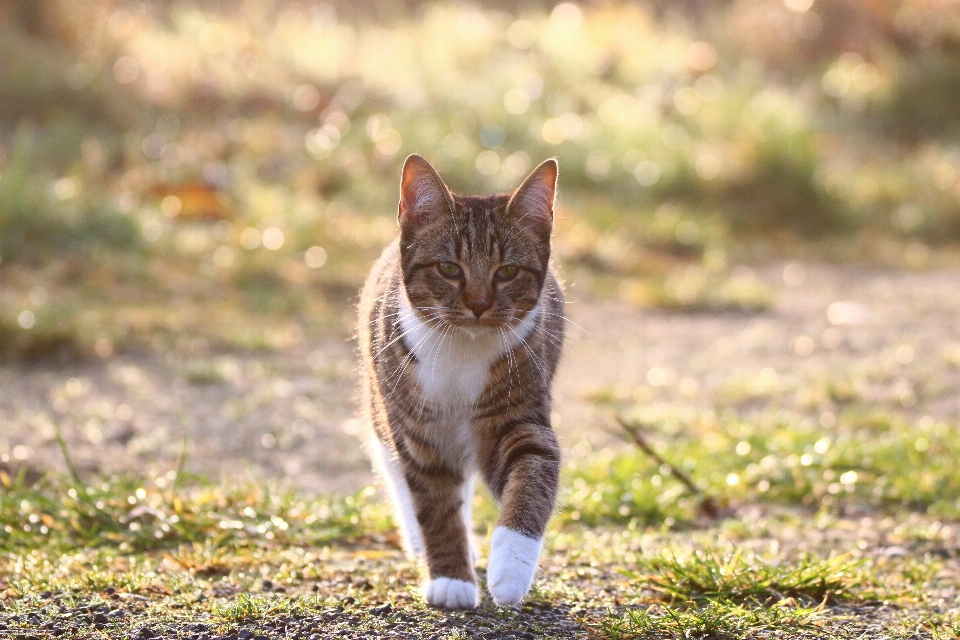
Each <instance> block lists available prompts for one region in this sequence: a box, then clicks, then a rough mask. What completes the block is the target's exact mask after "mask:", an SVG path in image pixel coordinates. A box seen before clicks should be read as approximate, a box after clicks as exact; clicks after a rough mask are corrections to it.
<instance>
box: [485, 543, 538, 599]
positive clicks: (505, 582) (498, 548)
mask: <svg viewBox="0 0 960 640" xmlns="http://www.w3.org/2000/svg"><path fill="white" fill-rule="evenodd" d="M542 546H543V538H539V539H534V538H529V537H527V536H525V535H523V534H522V533H517V532H516V531H511V530H510V529H507V528H506V527H497V528H496V529H494V530H493V537H492V538H491V539H490V562H489V563H488V565H487V588H489V589H490V595H492V596H493V601H494V602H496V603H497V604H498V605H500V606H503V605H508V604H517V603H518V602H520V601H521V600H523V596H525V595H526V594H527V591H529V590H530V585H531V584H532V583H533V574H534V573H535V572H536V570H537V560H539V559H540V548H541V547H542Z"/></svg>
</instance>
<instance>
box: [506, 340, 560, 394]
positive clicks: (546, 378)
mask: <svg viewBox="0 0 960 640" xmlns="http://www.w3.org/2000/svg"><path fill="white" fill-rule="evenodd" d="M507 328H508V329H509V330H510V331H511V332H512V333H513V335H515V336H516V337H517V340H518V341H519V342H520V345H521V346H522V347H523V348H524V350H525V351H526V352H527V355H529V356H530V361H531V362H532V363H533V365H534V366H535V367H536V368H537V370H538V371H539V372H540V375H541V376H543V382H544V383H545V384H547V385H549V384H550V376H549V375H548V374H547V370H546V368H545V367H544V366H543V361H542V360H541V359H540V357H539V356H537V354H536V353H535V352H534V351H533V349H532V348H530V345H529V344H527V339H526V338H525V337H524V336H522V335H520V333H519V332H518V331H517V330H516V329H514V328H513V327H510V326H508V327H507Z"/></svg>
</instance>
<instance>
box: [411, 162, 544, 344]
mask: <svg viewBox="0 0 960 640" xmlns="http://www.w3.org/2000/svg"><path fill="white" fill-rule="evenodd" d="M556 178H557V165H556V162H555V161H553V160H547V161H546V162H544V163H543V164H542V165H540V166H539V167H538V168H537V169H535V170H534V171H533V173H531V174H530V177H528V178H527V180H526V181H524V183H523V185H521V187H520V188H519V189H517V191H515V192H514V193H513V194H500V195H492V196H486V197H480V196H455V195H453V194H451V193H450V191H449V190H448V189H447V188H446V186H444V184H443V182H442V181H441V180H440V177H439V176H438V175H437V173H436V171H434V169H433V167H431V166H430V165H429V163H427V161H426V160H424V159H423V158H421V157H420V156H410V157H409V158H407V161H406V163H405V164H404V169H403V179H402V181H401V189H400V208H399V220H400V228H401V235H400V260H401V268H402V271H403V280H404V286H405V288H406V292H407V297H408V299H409V300H410V304H411V305H412V306H413V307H414V308H415V309H416V310H417V311H418V313H419V314H420V316H421V317H422V318H423V319H429V320H442V321H443V322H445V323H447V324H451V325H455V326H459V327H463V328H467V329H469V328H480V327H489V328H498V327H513V326H515V325H516V324H518V323H519V322H520V321H521V320H522V319H523V318H524V317H525V315H526V314H527V313H528V312H529V311H530V310H531V309H533V308H534V307H535V306H536V305H537V301H538V300H539V298H540V292H541V290H542V288H543V282H544V278H545V277H546V274H547V269H548V262H549V259H550V230H551V227H552V223H553V199H554V191H555V185H556Z"/></svg>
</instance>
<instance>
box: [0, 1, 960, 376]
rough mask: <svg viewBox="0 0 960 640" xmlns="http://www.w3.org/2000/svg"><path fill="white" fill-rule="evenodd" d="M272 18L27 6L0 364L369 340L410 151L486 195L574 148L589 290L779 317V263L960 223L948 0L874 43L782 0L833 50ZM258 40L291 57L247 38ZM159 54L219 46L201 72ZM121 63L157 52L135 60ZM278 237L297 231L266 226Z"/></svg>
mask: <svg viewBox="0 0 960 640" xmlns="http://www.w3.org/2000/svg"><path fill="white" fill-rule="evenodd" d="M21 4H22V3H21ZM281 5H282V7H284V8H283V9H282V10H281V9H280V8H279V7H280V6H281ZM18 6H19V5H18ZM24 6H26V5H24ZM31 6H32V5H31ZM264 6H265V7H266V6H269V7H272V9H270V10H266V9H265V11H266V13H265V15H266V14H270V15H273V14H272V13H271V11H273V10H276V11H277V12H279V13H278V14H277V15H283V16H285V18H284V20H277V21H275V22H274V23H271V24H270V25H260V26H257V25H254V24H252V23H251V22H250V21H249V20H248V19H247V17H246V16H243V15H240V14H236V13H231V12H218V11H213V10H212V9H211V10H208V9H205V8H189V7H186V6H185V5H184V6H180V5H174V6H171V7H166V6H164V7H163V8H159V7H158V8H157V9H156V11H153V10H150V11H144V12H136V11H134V12H131V11H128V10H126V9H122V8H119V7H115V6H112V5H110V10H109V12H107V13H98V12H93V13H91V14H90V15H87V14H84V13H82V12H76V11H74V10H73V9H72V8H71V6H70V5H69V4H65V3H63V2H62V0H45V1H44V2H42V3H39V4H37V5H36V7H37V8H35V9H30V10H29V11H28V10H27V9H25V8H19V9H17V10H16V11H14V12H13V14H12V18H11V20H10V22H9V24H7V25H6V26H5V27H4V38H3V42H4V45H3V47H5V48H8V49H10V50H11V51H16V52H17V55H13V54H11V55H8V56H6V57H8V58H10V59H11V60H16V63H15V64H12V65H8V66H6V67H4V68H3V69H2V70H0V83H2V85H3V86H4V88H5V90H4V95H3V96H0V124H2V125H3V126H4V129H5V130H8V131H16V132H17V135H14V136H10V137H7V138H5V139H4V140H3V141H0V269H3V270H4V271H5V272H9V273H8V275H7V277H6V278H5V279H6V280H7V281H8V282H9V283H10V289H11V291H12V292H13V293H14V296H13V297H14V300H13V302H11V303H9V304H5V305H3V306H0V331H3V332H4V333H3V339H2V340H0V344H2V345H5V347H4V353H2V354H0V357H5V358H14V359H37V358H38V357H39V358H42V357H50V356H59V355H63V354H67V355H72V356H75V357H76V356H79V357H96V356H97V349H96V348H95V345H96V341H97V340H100V339H107V340H109V341H110V344H111V347H112V349H113V350H114V351H120V350H123V349H143V348H161V349H163V348H166V346H167V345H168V344H169V342H170V341H171V338H170V336H171V335H177V336H178V337H182V336H184V335H189V336H190V337H201V338H203V339H205V340H208V341H209V342H211V343H213V344H220V345H223V346H226V347H228V348H232V347H235V346H239V347H241V348H243V347H245V346H246V345H259V346H260V347H262V348H266V349H270V348H276V347H277V345H281V344H283V343H284V342H285V339H284V338H283V336H282V334H283V333H284V332H285V330H286V327H287V326H288V325H289V324H290V323H291V322H296V323H297V324H299V325H300V326H301V327H303V328H304V330H305V332H306V333H307V334H308V335H309V334H311V333H315V332H317V331H320V330H325V329H329V328H330V327H332V326H333V327H337V328H338V329H339V330H341V331H348V330H349V328H348V327H347V325H348V324H349V323H347V322H345V321H343V319H342V318H341V317H340V316H341V313H340V308H341V307H342V306H343V303H344V300H345V299H349V297H350V296H352V295H354V292H355V291H356V290H357V289H358V288H359V285H360V283H361V281H362V278H363V276H364V274H365V272H366V269H367V267H368V265H369V264H370V261H371V260H372V259H373V258H374V257H375V256H376V254H377V252H378V251H379V250H380V248H381V247H382V246H383V245H384V244H386V243H387V242H389V240H390V239H391V238H392V237H393V235H394V234H395V232H396V226H395V220H394V218H395V216H394V213H393V211H394V210H395V208H396V202H395V200H396V189H397V181H398V171H399V165H400V162H401V161H402V158H403V156H404V155H405V154H406V153H409V152H419V153H422V154H424V155H426V156H427V157H428V158H429V159H430V160H431V161H433V162H434V163H435V164H436V165H437V167H438V168H439V169H440V171H441V173H442V174H443V175H444V176H445V178H447V179H448V182H449V183H450V185H451V187H453V188H454V189H455V190H458V191H464V192H481V191H490V190H503V189H509V188H512V187H514V186H516V184H517V183H518V182H519V180H521V179H522V177H523V175H524V173H525V171H526V170H528V169H529V168H530V167H531V166H532V165H533V164H535V162H536V161H538V160H539V159H541V158H544V157H550V156H557V157H558V158H559V161H560V166H561V173H560V176H561V178H560V200H559V204H558V223H557V234H556V242H555V244H556V252H555V253H556V255H557V256H558V257H559V259H560V261H561V262H562V263H563V265H564V267H565V269H566V270H567V272H568V273H572V274H575V275H576V280H577V282H578V283H579V284H580V286H582V287H583V288H584V289H585V290H589V289H592V290H593V291H594V292H596V293H598V294H600V295H611V296H617V297H622V298H625V299H628V300H631V301H634V302H636V303H638V304H642V305H647V306H655V307H662V308H667V309H673V310H680V311H713V310H737V311H747V312H755V311H763V310H766V309H768V308H769V307H770V305H771V304H772V302H773V300H772V294H771V292H769V291H767V290H765V288H764V287H763V286H761V285H759V284H758V283H757V282H752V281H749V280H746V279H744V278H741V277H739V276H737V274H736V273H735V272H734V271H733V267H734V266H735V265H736V264H737V263H740V262H742V261H744V260H749V259H751V258H752V257H755V256H757V255H760V256H769V255H778V256H783V255H790V254H808V253H813V254H814V255H817V256H821V257H822V256H830V257H840V258H844V259H850V258H857V259H863V258H868V259H875V258H877V257H878V256H880V257H881V258H882V259H883V260H892V261H894V262H899V263H901V264H907V265H908V266H911V267H914V266H923V265H925V264H929V263H930V262H931V260H935V259H936V255H937V252H936V251H934V252H933V254H931V253H930V252H929V251H928V250H927V249H925V248H924V247H923V245H922V244H919V245H918V244H916V243H918V242H920V243H929V244H931V245H932V246H934V247H946V249H944V250H946V251H949V247H951V246H953V247H955V246H956V243H957V241H958V240H960V235H958V233H960V231H958V227H957V222H956V215H955V212H956V209H957V203H958V200H957V198H958V193H960V192H958V190H957V188H956V185H957V175H958V172H960V165H958V164H957V161H956V157H955V154H954V153H953V151H952V148H953V147H952V145H953V143H954V142H955V138H956V136H957V132H958V131H960V129H958V121H957V118H956V113H955V109H952V108H951V105H952V104H953V102H952V96H953V95H954V94H955V93H956V91H953V89H954V88H955V84H956V81H955V76H956V74H955V73H952V72H953V71H954V70H955V68H956V66H957V64H958V63H957V56H956V52H955V51H954V50H953V49H952V48H951V47H949V46H948V45H947V44H945V43H949V42H952V41H953V40H952V39H951V38H953V37H954V36H955V33H956V31H957V27H956V20H955V16H953V15H952V14H951V12H950V11H948V10H947V9H940V8H937V9H930V8H926V7H920V8H918V7H919V5H916V3H914V2H910V3H907V6H906V8H905V9H904V10H903V11H902V12H900V13H896V14H895V12H893V10H892V9H888V8H883V9H876V10H875V12H874V13H871V14H870V16H869V19H867V18H863V20H866V21H867V22H869V23H870V24H879V25H887V26H889V29H888V30H886V31H885V30H884V29H881V28H877V29H876V30H868V31H869V32H868V33H860V32H858V33H857V35H856V37H857V38H861V37H863V38H867V39H868V41H869V42H870V45H869V47H867V49H868V50H869V51H870V52H871V53H870V55H866V54H863V52H861V53H859V54H858V53H852V52H850V51H847V50H846V49H845V47H843V46H841V43H843V42H846V41H847V39H845V38H844V37H841V35H839V34H838V33H836V32H835V30H840V31H843V30H845V29H847V28H852V27H849V26H848V25H854V24H858V22H857V19H853V18H850V17H849V16H845V17H835V18H831V15H832V14H831V12H832V11H835V10H837V9H836V7H833V5H830V6H824V7H812V8H810V9H809V10H807V11H805V12H802V14H797V15H795V14H794V13H793V10H791V9H790V8H788V7H786V6H783V7H780V6H779V5H778V6H777V7H773V8H771V12H772V13H771V16H775V17H776V19H778V20H781V21H783V23H784V24H787V23H790V24H792V25H794V24H800V23H802V22H803V21H804V20H808V19H809V20H812V22H811V24H815V23H817V20H820V21H821V23H822V24H826V23H825V22H823V21H824V20H829V21H830V28H829V29H825V30H823V31H822V33H821V36H818V37H822V42H821V40H816V41H815V43H814V44H811V43H810V42H807V41H806V40H804V38H803V37H800V36H797V35H796V34H794V36H796V37H793V36H791V37H790V38H786V37H783V38H776V39H773V40H767V39H765V38H763V37H761V36H760V35H759V34H760V33H761V32H763V33H766V31H764V30H758V29H755V28H754V27H753V26H752V25H754V24H755V22H756V20H759V19H760V18H759V17H758V16H757V14H756V13H755V12H756V11H759V9H754V8H751V7H749V6H746V4H744V6H741V7H738V8H737V9H736V10H735V11H732V12H729V15H728V14H727V13H724V14H723V16H722V19H720V16H719V14H717V13H714V11H713V10H706V11H705V15H703V16H700V18H701V21H700V22H698V23H697V24H698V25H699V26H697V27H694V26H693V25H692V24H691V23H688V22H684V21H683V20H659V19H657V17H655V16H654V15H652V14H650V13H649V12H648V10H647V9H643V8H637V7H634V6H632V5H631V6H626V5H625V6H619V7H581V8H580V9H579V12H576V11H572V12H571V13H570V14H569V15H567V14H564V13H563V10H560V12H559V13H556V14H551V13H546V12H542V11H535V10H533V9H530V10H529V11H527V10H523V11H520V12H519V13H518V14H516V15H512V14H508V13H504V12H500V11H494V10H486V9H483V10H479V9H477V10H475V9H472V8H469V7H460V6H449V7H448V6H443V5H439V4H432V5H430V6H429V7H425V8H424V10H423V12H421V13H419V14H417V16H416V17H412V16H402V15H400V14H399V13H397V14H393V13H391V15H390V17H389V18H386V17H384V18H383V19H384V22H383V23H382V24H377V23H372V22H369V21H366V20H356V19H355V18H356V17H357V16H360V15H365V13H364V12H363V11H360V12H359V13H357V14H356V15H354V14H353V13H351V12H349V11H348V12H346V13H343V12H341V13H342V15H340V17H339V19H332V18H331V15H329V14H327V13H324V12H323V11H321V10H317V11H314V10H312V9H308V8H307V7H306V6H301V5H293V4H289V3H286V2H280V1H279V0H278V1H277V2H273V1H270V0H264ZM843 6H844V7H846V9H845V10H848V11H852V12H853V13H854V14H856V15H860V12H861V11H862V8H860V7H859V5H857V6H854V5H847V4H843ZM105 7H106V5H105ZM920 9H923V10H922V11H921V10H920ZM104 11H106V9H104ZM344 11H346V9H344ZM928 11H934V12H938V13H937V14H936V15H938V16H939V17H940V18H939V19H937V20H926V19H924V18H921V16H924V15H927V13H926V12H928ZM318 12H319V13H318ZM374 13H376V14H378V15H380V14H381V9H377V10H376V11H375V12H374ZM813 14H816V15H817V16H819V18H815V17H811V16H812V15H813ZM111 16H112V19H113V23H111V24H113V25H114V26H113V27H112V28H113V31H111V30H110V29H106V28H103V25H104V24H107V23H108V22H109V20H110V19H111ZM318 16H321V17H318ZM324 16H325V17H324ZM331 19H332V21H331ZM764 19H767V18H764ZM770 19H774V17H770ZM822 24H821V26H822ZM465 25H473V27H470V28H468V27H467V26H465ZM893 25H896V26H893ZM931 25H936V27H933V26H931ZM796 28H799V27H791V29H793V30H794V31H795V30H796ZM261 29H262V31H260V30H261ZM471 29H472V30H471ZM926 29H931V30H932V32H931V36H930V38H929V39H928V40H925V41H924V43H923V45H922V46H917V47H916V48H911V47H909V46H904V45H903V42H904V41H909V40H910V38H911V37H913V36H912V35H910V34H914V35H915V33H919V32H921V31H924V30H926ZM788 31H790V29H788ZM200 32H204V33H207V34H208V35H209V34H213V33H215V34H219V35H217V36H210V37H211V38H213V40H210V39H209V38H208V39H207V40H204V39H202V38H201V39H198V38H197V35H196V34H197V33H200ZM67 33H70V34H77V39H76V40H73V39H71V38H67V37H65V36H64V37H63V38H59V37H55V36H54V35H53V34H67ZM455 33H456V34H461V35H462V36H463V37H461V38H453V37H451V35H450V34H455ZM778 33H780V32H779V31H778ZM811 33H812V32H811ZM889 33H897V34H899V35H898V38H900V40H897V41H896V42H892V41H890V40H889V39H888V37H887V34H889ZM511 34H512V35H511ZM518 34H519V35H518ZM524 34H526V35H524ZM264 38H267V40H269V41H270V42H275V43H277V46H275V47H261V46H260V45H258V46H257V47H256V51H255V52H249V51H246V49H244V48H243V47H244V46H245V45H243V44H242V43H249V42H257V43H262V42H265V41H266V40H264ZM384 38H387V40H388V41H389V43H390V45H389V46H390V49H391V51H393V52H394V54H393V55H392V56H391V59H390V64H389V65H388V66H389V68H390V70H391V71H390V72H389V73H385V72H384V69H385V68H386V67H385V66H384V60H383V58H382V51H381V48H382V46H386V45H383V44H382V43H383V42H386V41H387V40H384ZM464 38H467V40H464ZM904 39H905V40H904ZM81 42H82V46H81V44H80V43H81ZM467 42H469V44H465V43H467ZM212 43H214V44H212ZM373 43H381V44H373ZM211 47H213V48H212V49H211ZM158 50H164V51H181V52H183V54H184V56H186V58H187V59H189V60H196V61H199V62H197V64H201V65H202V66H203V68H204V69H205V71H204V81H203V83H199V82H198V81H197V80H196V79H195V78H194V76H193V75H191V74H190V73H187V72H186V71H185V69H186V67H185V66H184V64H185V63H184V62H183V61H182V60H181V59H180V58H177V57H170V56H158V55H154V53H151V52H156V51H158ZM240 51H244V52H245V53H243V55H251V56H253V57H254V58H256V60H258V62H257V65H256V68H250V69H247V71H246V72H244V73H241V74H239V75H237V73H236V69H237V65H236V64H226V65H222V64H220V62H222V60H224V59H227V58H229V57H230V56H239V57H242V55H241V54H240V53H239V52H240ZM224 56H226V57H227V58H224ZM230 59H232V58H230ZM119 60H123V61H124V62H123V64H127V65H128V66H129V63H130V62H131V60H135V61H137V62H136V64H137V65H138V67H137V68H138V69H139V71H138V73H137V74H135V77H133V78H132V79H131V78H129V77H126V76H124V75H123V73H122V72H120V71H118V69H119V67H115V65H117V64H120V63H119V62H118V61H119ZM123 64H120V66H121V67H123ZM144 65H146V66H144ZM147 67H149V69H148V68H147ZM117 73H120V75H119V76H118V75H116V74H117ZM477 77H483V78H486V79H487V81H485V82H484V83H479V84H478V83H476V82H475V79H476V78H477ZM148 78H150V79H149V80H148ZM127 80H130V81H129V82H127ZM452 86H460V87H470V90H469V91H450V90H449V88H450V87H452ZM158 91H159V92H160V93H159V94H158V93H156V92H158ZM315 92H316V93H315ZM298 96H299V97H298ZM264 105H269V106H268V107H265V106H264ZM414 105H415V106H414ZM268 230H273V231H271V233H272V234H273V238H274V239H276V238H277V237H278V236H277V235H276V233H277V232H279V233H280V234H282V239H283V240H282V242H281V243H280V245H279V246H277V245H276V244H271V245H270V246H271V247H272V248H267V247H265V246H264V243H263V242H261V241H260V240H261V238H262V236H263V234H264V233H265V232H267V231H268ZM911 243H914V244H911ZM890 246H893V249H892V250H891V249H890ZM313 247H319V248H320V251H322V253H318V252H317V250H314V253H312V254H311V255H313V256H314V258H313V259H311V260H309V261H308V260H307V259H306V255H307V252H308V251H310V250H311V249H312V248H313ZM904 247H913V248H914V249H916V248H917V247H920V248H919V249H918V250H915V251H912V252H911V251H906V250H904ZM317 255H323V256H324V258H323V260H317V259H316V256H317ZM931 255H932V257H931ZM311 265H312V266H311ZM58 267H62V268H58ZM132 273H136V274H138V275H137V276H136V277H132V276H131V274H132ZM38 281H40V282H42V283H43V285H44V286H46V288H47V289H48V290H49V292H50V294H51V299H53V296H54V295H56V296H57V297H58V298H69V297H71V296H74V297H76V298H77V302H78V303H79V304H75V305H67V306H64V307H62V308H60V309H59V310H58V311H57V316H58V323H57V324H58V326H62V327H64V328H63V330H62V332H61V333H57V334H54V333H50V332H46V333H45V332H44V330H43V328H42V327H41V326H40V325H38V326H37V328H36V329H35V330H27V331H21V330H20V329H18V328H17V326H18V325H17V324H16V320H17V318H18V316H19V314H20V313H21V312H22V311H24V310H28V311H31V312H33V313H35V314H37V315H38V316H39V315H40V314H38V313H37V309H36V308H34V307H33V306H30V305H29V304H27V303H25V302H23V301H22V299H23V298H25V297H26V295H27V293H28V291H29V290H30V289H31V288H32V287H34V286H36V284H37V282H38ZM91 309H93V310H96V311H97V312H98V313H96V314H89V313H85V311H87V310H91ZM121 309H122V310H123V313H116V311H118V310H121ZM211 309H212V311H211ZM211 314H215V315H216V316H217V317H218V318H222V320H221V321H218V322H217V323H215V324H214V325H213V326H211V323H208V322H205V320H206V319H207V318H208V317H209V316H210V315H211ZM251 316H256V317H257V320H258V321H257V322H249V318H250V317H251ZM13 334H15V335H13ZM9 345H13V346H9ZM103 350H104V349H103V348H101V349H100V351H101V352H102V351H103Z"/></svg>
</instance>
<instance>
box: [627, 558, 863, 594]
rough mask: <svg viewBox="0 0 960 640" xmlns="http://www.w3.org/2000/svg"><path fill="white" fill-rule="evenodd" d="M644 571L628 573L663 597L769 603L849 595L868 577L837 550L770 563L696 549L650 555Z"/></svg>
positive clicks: (859, 563) (860, 563)
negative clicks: (821, 555)
mask: <svg viewBox="0 0 960 640" xmlns="http://www.w3.org/2000/svg"><path fill="white" fill-rule="evenodd" d="M645 568H646V569H647V571H648V573H646V574H644V575H639V574H635V573H630V572H628V573H627V575H628V577H630V578H632V579H634V580H636V581H637V582H638V583H642V584H643V585H644V586H645V587H646V588H649V589H652V590H653V591H655V592H656V593H658V594H659V595H660V597H662V598H665V599H666V600H668V601H670V602H673V601H680V602H688V601H691V602H692V601H697V602H701V601H713V600H727V601H730V602H736V603H743V602H747V601H754V602H758V603H765V604H768V603H771V602H777V601H781V600H786V599H792V600H795V601H797V602H800V603H803V604H805V605H809V606H813V605H816V604H817V603H821V602H828V601H834V602H835V601H838V600H842V599H847V598H851V597H853V596H854V594H855V593H856V592H857V590H858V589H859V588H862V587H864V586H865V585H870V584H872V583H873V579H872V578H871V577H870V576H869V574H868V573H867V572H866V570H865V568H864V563H863V561H862V560H858V559H855V558H850V557H843V556H837V557H833V558H827V559H819V558H813V557H809V556H805V557H801V558H800V559H799V560H798V561H797V562H796V563H783V564H779V563H770V562H767V561H765V560H763V559H762V558H760V557H759V556H757V555H755V554H753V553H748V552H743V551H740V550H737V551H734V552H732V553H727V554H721V553H718V552H715V551H701V550H697V551H694V552H692V553H683V554H665V555H660V556H658V557H657V558H656V559H654V560H653V561H652V562H651V563H650V564H649V565H648V566H647V567H645Z"/></svg>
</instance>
